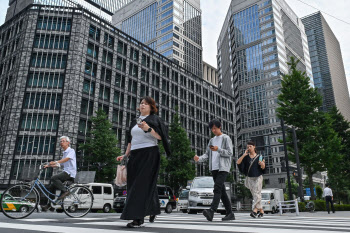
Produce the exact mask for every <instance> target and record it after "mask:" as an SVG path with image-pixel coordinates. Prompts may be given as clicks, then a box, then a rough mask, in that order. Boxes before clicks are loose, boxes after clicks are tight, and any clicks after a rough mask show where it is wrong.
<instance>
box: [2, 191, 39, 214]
mask: <svg viewBox="0 0 350 233" xmlns="http://www.w3.org/2000/svg"><path fill="white" fill-rule="evenodd" d="M1 197H2V194H0V200H1ZM2 205H3V206H0V211H2V208H4V210H6V211H8V210H10V211H16V212H23V213H25V212H27V211H29V208H33V207H35V202H31V201H30V200H28V201H27V202H23V201H22V202H18V201H16V200H15V198H13V196H11V195H10V194H6V195H5V196H4V200H3V204H2Z"/></svg>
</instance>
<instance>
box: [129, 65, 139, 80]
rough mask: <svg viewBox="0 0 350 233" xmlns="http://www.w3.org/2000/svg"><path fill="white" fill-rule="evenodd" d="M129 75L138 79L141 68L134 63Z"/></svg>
mask: <svg viewBox="0 0 350 233" xmlns="http://www.w3.org/2000/svg"><path fill="white" fill-rule="evenodd" d="M129 64H130V65H129V75H131V76H133V77H135V78H137V76H138V71H139V67H138V66H137V65H135V64H133V63H131V62H130V63H129Z"/></svg>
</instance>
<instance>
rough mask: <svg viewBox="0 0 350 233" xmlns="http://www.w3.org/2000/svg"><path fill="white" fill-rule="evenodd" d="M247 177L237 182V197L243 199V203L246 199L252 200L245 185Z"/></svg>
mask: <svg viewBox="0 0 350 233" xmlns="http://www.w3.org/2000/svg"><path fill="white" fill-rule="evenodd" d="M244 180H245V176H244V175H242V176H241V178H240V179H239V180H238V182H237V186H236V187H237V197H238V198H240V199H242V203H244V202H245V200H246V198H248V199H249V198H250V199H251V198H252V194H251V192H250V190H249V189H248V188H247V187H245V185H244Z"/></svg>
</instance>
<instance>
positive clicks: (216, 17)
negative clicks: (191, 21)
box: [201, 0, 350, 90]
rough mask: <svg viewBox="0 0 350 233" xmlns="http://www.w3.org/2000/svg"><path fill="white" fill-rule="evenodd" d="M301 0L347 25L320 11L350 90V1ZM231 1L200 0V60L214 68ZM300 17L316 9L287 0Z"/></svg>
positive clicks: (296, 1)
mask: <svg viewBox="0 0 350 233" xmlns="http://www.w3.org/2000/svg"><path fill="white" fill-rule="evenodd" d="M302 1H303V2H305V3H307V4H309V5H311V6H314V7H316V8H317V9H320V10H321V11H323V12H326V13H328V14H331V15H333V16H335V17H337V18H339V19H342V20H344V21H346V22H348V23H349V24H346V23H343V22H341V21H339V20H336V19H334V18H332V17H330V16H328V15H326V14H323V16H324V17H325V19H326V21H327V23H328V24H329V26H330V27H331V29H332V31H333V33H334V34H335V36H336V37H337V39H338V40H339V43H340V47H341V51H342V57H343V62H344V66H345V73H346V77H347V83H348V87H349V90H350V42H349V41H350V17H349V16H350V13H349V9H350V0H334V1H330V0H302ZM230 2H231V0H201V9H202V19H203V28H202V33H203V35H202V38H203V60H204V61H205V62H207V63H209V64H211V65H212V66H214V67H216V66H217V64H216V49H217V48H216V42H217V40H218V37H219V34H220V31H221V27H222V25H223V23H224V20H225V17H226V13H227V10H228V7H229V5H230ZM286 2H287V3H288V4H289V6H290V7H291V8H292V9H293V10H294V12H295V13H296V14H297V15H298V16H299V17H304V16H306V15H309V14H312V13H314V12H316V11H317V10H316V9H314V8H312V7H310V6H307V5H305V4H303V3H301V2H300V1H298V0H286Z"/></svg>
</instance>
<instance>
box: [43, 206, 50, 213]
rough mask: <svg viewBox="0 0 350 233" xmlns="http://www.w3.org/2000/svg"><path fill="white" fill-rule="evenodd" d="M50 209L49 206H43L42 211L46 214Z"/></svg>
mask: <svg viewBox="0 0 350 233" xmlns="http://www.w3.org/2000/svg"><path fill="white" fill-rule="evenodd" d="M49 208H50V206H49V205H42V206H41V211H43V212H46V211H47V210H48V209H49Z"/></svg>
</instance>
